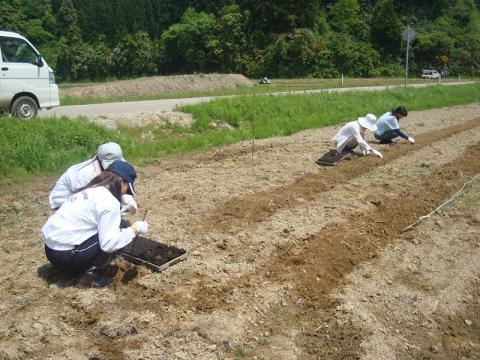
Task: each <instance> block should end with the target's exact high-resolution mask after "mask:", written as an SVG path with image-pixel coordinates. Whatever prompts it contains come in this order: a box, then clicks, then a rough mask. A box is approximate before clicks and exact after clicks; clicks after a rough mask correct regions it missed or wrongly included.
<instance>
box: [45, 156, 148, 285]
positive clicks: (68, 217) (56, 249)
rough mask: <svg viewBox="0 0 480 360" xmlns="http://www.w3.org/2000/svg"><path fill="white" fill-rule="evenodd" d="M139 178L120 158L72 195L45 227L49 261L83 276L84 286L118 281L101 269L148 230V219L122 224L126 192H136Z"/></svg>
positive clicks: (58, 267)
mask: <svg viewBox="0 0 480 360" xmlns="http://www.w3.org/2000/svg"><path fill="white" fill-rule="evenodd" d="M136 177H137V174H136V172H135V169H134V168H133V167H132V166H131V165H130V164H128V163H127V162H124V161H121V160H116V161H115V162H114V163H113V164H112V165H111V166H110V167H109V168H108V170H107V171H104V172H102V173H101V174H100V175H98V176H96V177H95V178H94V179H93V180H92V181H90V183H89V184H87V185H86V186H83V187H81V188H80V189H78V190H77V191H76V192H75V193H74V194H73V195H71V196H70V197H69V199H68V200H67V201H66V202H64V203H63V204H62V206H61V207H60V208H59V209H58V211H57V212H55V214H53V215H52V216H50V217H49V219H48V220H47V222H46V224H45V225H44V226H43V228H42V232H43V236H44V239H45V253H46V256H47V258H48V260H49V261H50V263H51V264H52V265H53V266H54V267H55V268H57V269H58V270H60V271H63V272H66V273H69V274H72V275H82V274H83V275H82V276H81V278H80V280H79V285H80V286H82V287H89V286H92V287H101V286H105V285H108V284H109V283H111V281H112V279H109V278H101V277H100V276H99V271H98V269H99V268H101V267H103V266H104V265H106V264H107V263H108V261H109V260H110V256H109V254H111V253H113V252H116V251H118V250H121V249H123V248H124V247H125V246H127V245H128V244H129V243H130V242H131V241H132V240H133V239H134V237H135V236H136V235H137V234H144V233H146V232H147V231H148V224H147V223H146V222H145V221H137V222H135V223H134V224H133V225H132V226H130V227H127V228H124V229H121V228H120V221H121V211H120V201H121V198H122V195H124V194H130V195H135V190H134V187H133V183H134V181H135V178H136Z"/></svg>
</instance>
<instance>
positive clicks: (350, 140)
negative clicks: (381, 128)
mask: <svg viewBox="0 0 480 360" xmlns="http://www.w3.org/2000/svg"><path fill="white" fill-rule="evenodd" d="M376 121H377V117H376V116H375V115H373V114H367V115H365V116H364V117H359V118H358V119H357V120H354V121H350V122H349V123H347V124H345V125H344V126H342V128H341V129H340V130H339V131H338V132H337V133H336V134H335V136H334V137H333V138H332V141H333V145H334V146H335V149H336V150H337V151H338V152H339V153H340V154H345V155H346V154H348V153H353V149H355V148H356V147H357V146H359V147H360V149H361V152H362V154H363V155H368V154H370V152H372V153H373V154H375V155H376V156H378V157H380V158H383V155H382V154H381V153H380V151H378V150H375V149H373V148H372V147H371V146H370V145H369V144H368V142H367V141H366V130H367V129H368V130H370V131H375V130H377V125H376Z"/></svg>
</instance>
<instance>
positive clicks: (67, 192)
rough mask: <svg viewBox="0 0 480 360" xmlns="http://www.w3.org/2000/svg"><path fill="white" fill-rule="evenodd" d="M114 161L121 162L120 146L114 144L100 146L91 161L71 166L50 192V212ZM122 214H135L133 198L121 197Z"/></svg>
mask: <svg viewBox="0 0 480 360" xmlns="http://www.w3.org/2000/svg"><path fill="white" fill-rule="evenodd" d="M115 160H123V161H125V159H124V158H123V153H122V149H121V147H120V145H118V144H117V143H114V142H108V143H105V144H101V145H100V146H99V147H98V150H97V155H96V156H95V157H93V158H92V159H89V160H87V161H84V162H81V163H79V164H75V165H72V166H70V167H69V168H68V170H67V171H66V172H65V173H64V174H63V175H62V176H60V178H59V179H58V180H57V182H56V183H55V185H54V187H53V189H52V191H51V192H50V196H49V201H50V207H51V208H52V210H57V209H58V208H60V206H61V205H62V204H63V203H64V202H65V201H67V199H68V198H69V197H70V196H71V195H72V194H73V193H74V192H75V191H76V190H77V189H80V188H81V187H82V186H85V185H87V184H88V183H89V182H90V181H91V180H92V179H93V178H94V177H95V176H97V175H99V174H100V173H101V172H102V171H104V170H106V169H107V168H108V167H109V166H110V165H111V164H112V163H113V162H114V161H115ZM122 204H123V206H122V212H127V211H128V212H130V213H131V214H135V213H136V212H137V210H138V206H137V203H136V201H135V200H134V198H133V196H131V195H128V194H126V195H124V196H122Z"/></svg>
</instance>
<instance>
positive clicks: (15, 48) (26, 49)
mask: <svg viewBox="0 0 480 360" xmlns="http://www.w3.org/2000/svg"><path fill="white" fill-rule="evenodd" d="M0 51H1V52H2V60H3V62H18V63H29V64H36V63H37V54H36V53H35V52H34V51H33V49H32V48H31V47H30V46H29V45H28V43H26V42H25V41H24V40H22V39H17V38H8V37H0Z"/></svg>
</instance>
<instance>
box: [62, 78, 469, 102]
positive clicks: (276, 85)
mask: <svg viewBox="0 0 480 360" xmlns="http://www.w3.org/2000/svg"><path fill="white" fill-rule="evenodd" d="M462 80H468V79H466V78H465V79H462ZM471 80H478V79H471ZM457 81H458V79H455V78H453V77H452V78H448V79H445V80H443V82H457ZM404 82H405V79H404V78H345V79H344V82H343V84H342V82H341V81H340V79H273V80H272V84H271V85H258V86H256V89H255V91H256V92H257V93H264V94H268V93H275V92H285V91H302V90H321V89H335V88H341V87H344V88H348V87H359V86H386V85H403V84H404ZM408 83H409V84H436V83H438V80H425V79H422V78H412V79H408ZM96 84H101V83H64V84H60V102H61V104H62V105H85V104H100V103H111V102H125V101H142V100H161V99H184V98H192V97H202V96H230V95H248V94H251V93H252V88H251V87H249V86H237V87H235V88H230V89H228V88H225V89H214V90H197V91H165V92H162V93H158V94H151V95H132V96H124V95H122V96H107V97H83V98H78V97H72V96H64V95H62V89H68V88H72V87H85V86H94V85H96Z"/></svg>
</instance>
